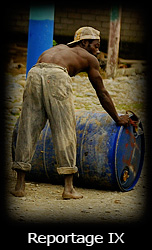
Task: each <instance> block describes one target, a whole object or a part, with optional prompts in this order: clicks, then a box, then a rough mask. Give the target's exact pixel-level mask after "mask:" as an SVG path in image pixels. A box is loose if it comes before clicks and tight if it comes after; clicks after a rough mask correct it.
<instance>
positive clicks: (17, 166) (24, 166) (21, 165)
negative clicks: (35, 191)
mask: <svg viewBox="0 0 152 250" xmlns="http://www.w3.org/2000/svg"><path fill="white" fill-rule="evenodd" d="M12 169H13V170H16V171H17V170H22V171H25V172H27V171H30V170H31V164H30V163H25V162H13V164H12Z"/></svg>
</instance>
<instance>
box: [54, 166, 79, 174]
mask: <svg viewBox="0 0 152 250" xmlns="http://www.w3.org/2000/svg"><path fill="white" fill-rule="evenodd" d="M57 172H58V174H75V173H77V172H78V168H77V167H76V166H75V167H73V168H71V167H60V168H57Z"/></svg>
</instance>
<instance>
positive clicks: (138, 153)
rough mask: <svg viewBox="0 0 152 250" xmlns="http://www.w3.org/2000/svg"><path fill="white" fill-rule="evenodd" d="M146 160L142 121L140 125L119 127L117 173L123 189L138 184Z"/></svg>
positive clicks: (116, 150) (129, 188)
mask: <svg viewBox="0 0 152 250" xmlns="http://www.w3.org/2000/svg"><path fill="white" fill-rule="evenodd" d="M143 160H144V133H143V128H142V124H141V122H139V124H138V127H134V126H133V125H131V124H130V125H129V126H128V127H126V128H125V127H123V126H121V127H119V129H118V133H117V137H116V145H115V174H116V178H117V183H118V185H119V188H120V189H121V190H122V191H129V190H131V189H133V187H134V186H135V185H136V183H137V181H138V179H139V177H140V173H141V170H142V165H143Z"/></svg>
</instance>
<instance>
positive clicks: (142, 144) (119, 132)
mask: <svg viewBox="0 0 152 250" xmlns="http://www.w3.org/2000/svg"><path fill="white" fill-rule="evenodd" d="M130 126H131V125H130ZM140 126H141V128H142V129H143V126H142V123H141V122H140ZM124 129H125V128H124V127H123V126H120V127H119V129H118V132H117V135H116V137H117V138H116V144H115V160H114V164H115V175H116V180H117V184H118V186H119V188H120V190H121V191H126V192H127V191H130V190H132V189H133V188H134V187H135V185H136V183H137V182H138V179H139V177H140V174H141V171H142V167H143V162H144V152H145V140H144V133H143V134H142V135H140V136H141V156H140V162H139V167H138V171H137V174H136V176H135V178H134V180H133V182H132V184H131V185H130V186H129V187H127V188H124V187H122V185H121V183H120V178H119V176H118V167H117V152H118V144H119V139H120V137H121V134H122V132H123V130H124Z"/></svg>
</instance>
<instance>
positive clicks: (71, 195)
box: [62, 188, 83, 199]
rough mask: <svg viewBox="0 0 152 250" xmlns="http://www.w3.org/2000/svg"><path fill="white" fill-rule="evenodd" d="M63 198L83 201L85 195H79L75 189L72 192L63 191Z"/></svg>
mask: <svg viewBox="0 0 152 250" xmlns="http://www.w3.org/2000/svg"><path fill="white" fill-rule="evenodd" d="M62 197H63V199H81V198H83V195H81V194H79V193H77V192H76V191H75V189H74V188H73V189H72V190H71V191H63V194H62Z"/></svg>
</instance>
